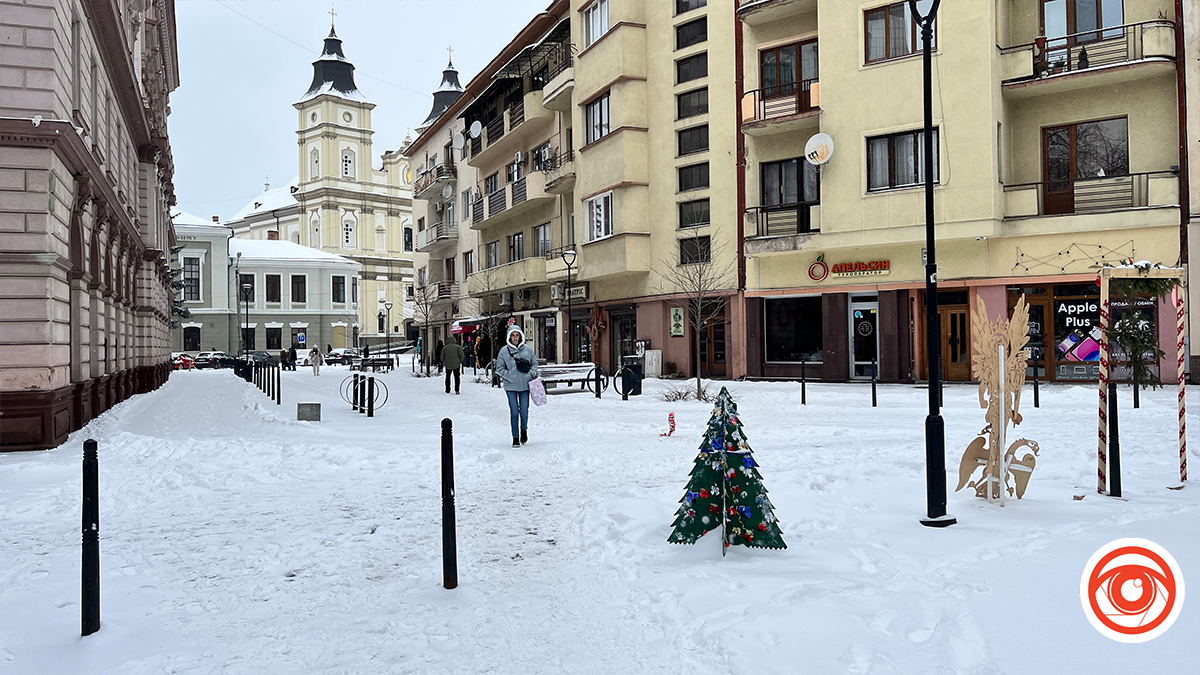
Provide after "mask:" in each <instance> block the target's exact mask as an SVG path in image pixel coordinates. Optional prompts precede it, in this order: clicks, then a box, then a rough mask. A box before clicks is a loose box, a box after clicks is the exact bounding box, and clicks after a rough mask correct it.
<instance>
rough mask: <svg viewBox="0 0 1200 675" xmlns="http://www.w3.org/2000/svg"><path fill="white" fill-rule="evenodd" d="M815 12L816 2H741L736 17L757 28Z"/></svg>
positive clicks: (791, 0) (778, 0) (754, 0)
mask: <svg viewBox="0 0 1200 675" xmlns="http://www.w3.org/2000/svg"><path fill="white" fill-rule="evenodd" d="M815 11H817V0H741V2H739V3H738V9H737V15H738V18H739V19H741V20H742V23H744V24H746V25H747V26H759V25H762V24H766V23H770V22H773V21H779V20H781V19H787V18H789V17H794V16H799V15H801V14H808V13H809V12H815Z"/></svg>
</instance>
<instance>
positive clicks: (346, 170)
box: [342, 148, 354, 178]
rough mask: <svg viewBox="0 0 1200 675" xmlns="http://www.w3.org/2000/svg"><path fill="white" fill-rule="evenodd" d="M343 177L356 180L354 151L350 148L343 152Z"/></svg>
mask: <svg viewBox="0 0 1200 675" xmlns="http://www.w3.org/2000/svg"><path fill="white" fill-rule="evenodd" d="M342 177H343V178H354V151H353V150H351V149H349V148H346V149H345V150H343V151H342Z"/></svg>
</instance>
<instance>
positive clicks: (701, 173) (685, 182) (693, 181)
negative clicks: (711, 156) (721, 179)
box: [679, 162, 708, 192]
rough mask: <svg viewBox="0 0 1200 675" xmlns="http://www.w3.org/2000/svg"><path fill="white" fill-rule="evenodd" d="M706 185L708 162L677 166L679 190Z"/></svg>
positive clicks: (704, 186)
mask: <svg viewBox="0 0 1200 675" xmlns="http://www.w3.org/2000/svg"><path fill="white" fill-rule="evenodd" d="M706 187H708V162H704V163H703V164H693V165H691V166H681V167H679V191H680V192H685V191H687V190H700V189H703V188H706Z"/></svg>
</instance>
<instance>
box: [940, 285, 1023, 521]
mask: <svg viewBox="0 0 1200 675" xmlns="http://www.w3.org/2000/svg"><path fill="white" fill-rule="evenodd" d="M972 314H973V316H972V317H971V332H972V336H971V337H972V342H973V343H974V347H973V351H974V352H975V353H974V354H973V355H972V356H971V374H972V375H973V376H974V377H975V379H977V380H979V407H981V408H986V409H987V413H986V414H985V415H984V420H985V421H986V422H987V426H985V427H984V428H983V430H982V431H980V432H979V438H976V439H975V440H974V441H971V444H970V445H968V446H967V450H966V452H964V453H963V457H962V461H961V462H959V467H958V487H957V488H955V492H957V491H959V490H961V489H963V487H973V488H975V494H976V496H978V497H981V498H986V499H987V500H988V501H989V502H993V501H999V502H1000V505H1001V506H1003V505H1004V498H1005V494H1006V493H1007V495H1008V496H1012V495H1014V494H1015V495H1016V497H1017V499H1020V498H1021V497H1023V496H1025V488H1026V487H1028V485H1029V478H1030V476H1032V475H1033V468H1034V466H1035V465H1036V464H1037V458H1036V457H1035V455H1037V454H1038V444H1037V442H1035V441H1031V440H1029V439H1025V438H1019V439H1017V440H1015V441H1013V442H1012V444H1011V445H1007V444H1008V438H1007V436H1008V426H1009V424H1012V425H1014V426H1015V425H1018V424H1020V423H1021V412H1020V408H1021V386H1022V385H1023V384H1024V383H1025V364H1026V361H1027V360H1028V359H1029V350H1028V349H1026V348H1025V344H1026V343H1027V342H1029V332H1028V326H1029V308H1028V307H1027V306H1026V305H1025V298H1023V297H1022V298H1021V299H1020V300H1018V301H1017V306H1016V308H1015V309H1013V315H1012V319H1011V320H1005V319H1003V318H1001V319H999V320H997V321H995V322H992V321H990V320H989V319H988V312H987V306H986V305H985V304H984V302H983V298H977V302H976V307H975V311H974V312H973V313H972ZM1006 445H1007V447H1006ZM1020 448H1028V449H1029V450H1032V451H1033V452H1032V453H1025V456H1024V457H1022V458H1021V459H1019V460H1018V459H1017V458H1016V456H1017V450H1019V449H1020ZM978 467H983V471H982V473H981V474H980V476H979V478H978V479H977V480H973V481H972V480H971V474H973V473H974V472H975V469H976V468H978ZM1010 477H1011V478H1012V482H1013V484H1015V485H1010V484H1009V478H1010Z"/></svg>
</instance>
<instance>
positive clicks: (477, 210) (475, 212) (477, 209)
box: [471, 197, 484, 223]
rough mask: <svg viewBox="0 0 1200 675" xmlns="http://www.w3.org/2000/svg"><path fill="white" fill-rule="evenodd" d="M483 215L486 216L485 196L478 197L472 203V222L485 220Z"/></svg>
mask: <svg viewBox="0 0 1200 675" xmlns="http://www.w3.org/2000/svg"><path fill="white" fill-rule="evenodd" d="M483 216H484V212H483V197H480V198H479V199H476V200H475V201H474V202H473V203H472V204H471V222H472V223H480V222H483Z"/></svg>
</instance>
